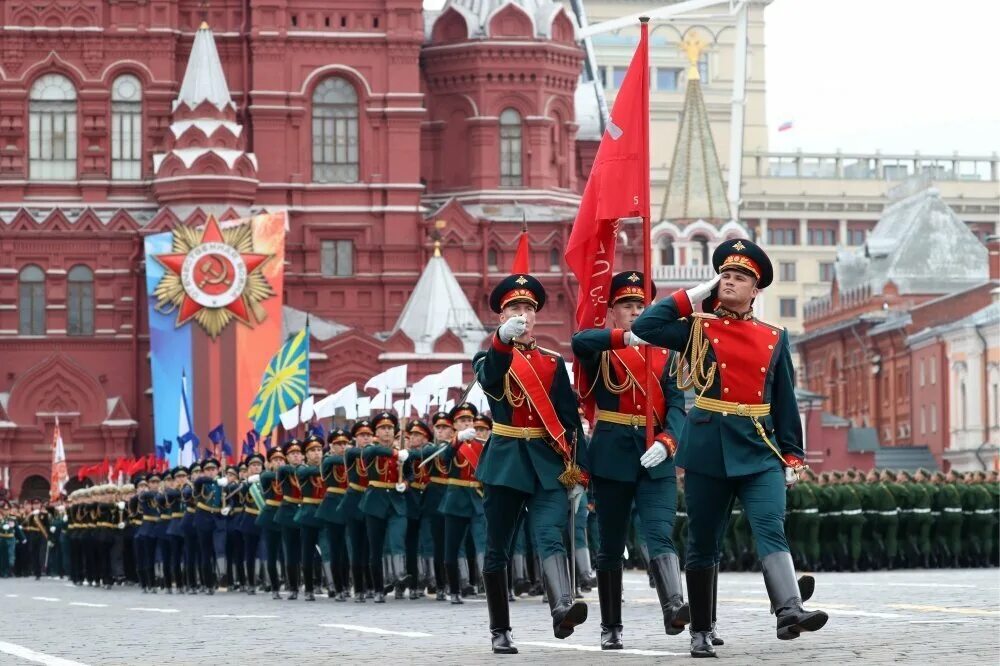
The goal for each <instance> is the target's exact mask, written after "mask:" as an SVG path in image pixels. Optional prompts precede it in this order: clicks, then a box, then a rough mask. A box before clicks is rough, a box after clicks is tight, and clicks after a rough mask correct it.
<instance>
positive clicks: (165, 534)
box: [155, 470, 176, 594]
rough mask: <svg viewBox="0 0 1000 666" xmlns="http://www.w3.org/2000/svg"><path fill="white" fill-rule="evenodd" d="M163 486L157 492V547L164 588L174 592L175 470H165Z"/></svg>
mask: <svg viewBox="0 0 1000 666" xmlns="http://www.w3.org/2000/svg"><path fill="white" fill-rule="evenodd" d="M160 484H161V487H160V490H159V492H157V493H156V503H157V506H158V507H159V509H160V520H158V521H157V522H156V528H155V532H156V547H157V549H158V550H159V551H160V568H161V570H162V579H163V589H164V590H165V591H166V593H167V594H173V593H174V588H173V572H174V565H173V559H172V558H171V554H172V550H171V541H172V539H171V536H170V524H171V523H172V522H174V505H175V499H176V498H175V496H173V495H172V493H173V485H174V474H173V470H167V471H165V472H163V475H162V477H161V482H160Z"/></svg>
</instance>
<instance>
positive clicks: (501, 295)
mask: <svg viewBox="0 0 1000 666" xmlns="http://www.w3.org/2000/svg"><path fill="white" fill-rule="evenodd" d="M519 302H523V303H531V304H532V305H534V306H535V311H536V312H538V311H540V310H541V309H542V308H543V307H545V287H543V286H542V283H541V282H539V281H538V278H536V277H534V276H532V275H528V274H527V273H519V274H517V275H508V276H507V277H505V278H504V279H503V280H501V281H500V284H498V285H497V286H496V287H494V288H493V291H492V293H490V309H491V310H493V312H496V313H497V314H500V313H501V312H503V309H504V308H505V307H507V306H508V305H510V304H511V303H519Z"/></svg>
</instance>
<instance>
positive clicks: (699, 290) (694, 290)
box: [687, 275, 722, 306]
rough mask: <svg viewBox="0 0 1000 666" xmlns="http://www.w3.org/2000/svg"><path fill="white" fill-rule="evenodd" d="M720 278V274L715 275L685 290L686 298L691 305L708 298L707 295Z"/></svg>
mask: <svg viewBox="0 0 1000 666" xmlns="http://www.w3.org/2000/svg"><path fill="white" fill-rule="evenodd" d="M721 279H722V275H716V276H715V278H714V279H712V280H709V281H708V282H702V283H701V284H699V285H697V286H694V287H691V288H690V289H688V290H687V297H688V300H689V301H691V305H693V306H696V305H698V303H701V302H702V301H703V300H705V299H706V298H708V295H709V294H711V293H712V289H713V288H715V285H717V284H719V280H721Z"/></svg>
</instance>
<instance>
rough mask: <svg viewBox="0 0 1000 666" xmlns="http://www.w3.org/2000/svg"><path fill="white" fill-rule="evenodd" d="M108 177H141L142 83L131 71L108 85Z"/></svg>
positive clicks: (133, 178) (124, 178)
mask: <svg viewBox="0 0 1000 666" xmlns="http://www.w3.org/2000/svg"><path fill="white" fill-rule="evenodd" d="M111 177H112V178H113V179H115V180H138V179H139V178H141V177H142V82H141V81H139V79H138V78H137V77H135V76H133V75H132V74H123V75H121V76H119V77H118V78H117V79H115V81H114V83H112V84H111Z"/></svg>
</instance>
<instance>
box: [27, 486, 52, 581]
mask: <svg viewBox="0 0 1000 666" xmlns="http://www.w3.org/2000/svg"><path fill="white" fill-rule="evenodd" d="M30 507H31V512H30V513H29V514H28V519H27V520H26V521H25V524H24V528H23V529H24V533H25V535H26V536H27V538H28V558H29V562H30V563H31V564H30V569H29V571H30V573H31V575H33V576H34V577H35V580H38V579H40V578H41V577H42V568H43V563H44V561H45V551H46V546H47V545H48V542H49V514H48V512H47V511H44V510H43V509H42V501H41V500H40V499H38V498H37V497H35V498H33V499H32V500H31V503H30Z"/></svg>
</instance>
